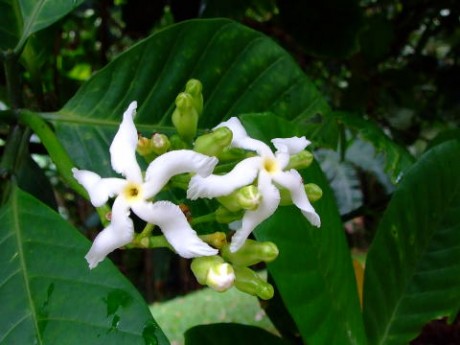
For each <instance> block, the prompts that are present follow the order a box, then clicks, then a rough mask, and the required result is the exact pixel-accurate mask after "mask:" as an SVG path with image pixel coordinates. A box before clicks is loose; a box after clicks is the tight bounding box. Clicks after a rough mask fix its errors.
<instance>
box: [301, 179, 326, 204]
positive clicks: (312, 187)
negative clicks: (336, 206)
mask: <svg viewBox="0 0 460 345" xmlns="http://www.w3.org/2000/svg"><path fill="white" fill-rule="evenodd" d="M305 192H306V193H307V196H308V200H310V202H315V201H318V200H319V199H321V197H322V196H323V191H322V190H321V188H320V187H319V186H318V185H317V184H314V183H308V184H306V185H305Z"/></svg>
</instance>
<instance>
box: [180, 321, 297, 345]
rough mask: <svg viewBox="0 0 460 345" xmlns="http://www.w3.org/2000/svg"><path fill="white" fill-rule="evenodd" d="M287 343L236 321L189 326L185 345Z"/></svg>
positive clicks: (267, 344)
mask: <svg viewBox="0 0 460 345" xmlns="http://www.w3.org/2000/svg"><path fill="white" fill-rule="evenodd" d="M215 344H219V345H235V344H238V345H253V344H261V345H262V344H263V345H283V344H284V345H287V344H288V343H286V342H284V341H283V340H282V339H281V338H279V337H277V336H275V335H273V334H271V333H269V332H267V331H266V330H264V329H262V328H259V327H255V326H247V325H240V324H237V323H216V324H211V325H201V326H196V327H193V328H190V329H189V330H188V331H187V332H186V333H185V345H215Z"/></svg>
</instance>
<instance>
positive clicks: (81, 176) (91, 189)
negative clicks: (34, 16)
mask: <svg viewBox="0 0 460 345" xmlns="http://www.w3.org/2000/svg"><path fill="white" fill-rule="evenodd" d="M72 173H73V176H74V177H75V179H76V180H77V181H78V183H80V184H81V185H82V186H83V187H85V189H86V191H87V192H88V194H89V197H90V200H91V203H92V204H93V205H94V206H95V207H99V206H102V205H104V204H105V203H106V202H107V200H108V199H109V198H111V197H114V196H115V195H118V194H119V193H120V192H121V190H122V189H123V186H124V185H125V184H126V180H123V179H120V178H101V177H100V176H99V175H98V174H96V173H94V172H92V171H88V170H78V169H76V168H73V169H72Z"/></svg>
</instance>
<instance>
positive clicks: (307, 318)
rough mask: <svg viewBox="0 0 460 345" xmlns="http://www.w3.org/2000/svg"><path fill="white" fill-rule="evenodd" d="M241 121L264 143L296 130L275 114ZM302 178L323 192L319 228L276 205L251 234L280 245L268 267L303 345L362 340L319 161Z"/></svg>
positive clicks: (341, 238) (345, 255)
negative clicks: (274, 211) (305, 344)
mask: <svg viewBox="0 0 460 345" xmlns="http://www.w3.org/2000/svg"><path fill="white" fill-rule="evenodd" d="M242 121H243V123H244V125H245V127H246V128H247V129H248V132H249V133H250V134H251V135H252V136H253V137H256V138H258V139H262V140H264V141H266V142H269V139H271V138H273V137H283V136H292V135H295V134H298V133H299V131H298V129H296V128H295V126H293V125H292V124H290V123H289V122H288V121H285V120H284V121H283V120H282V119H276V118H274V117H273V116H265V117H264V116H254V115H253V116H244V117H242ZM289 130H292V132H291V133H292V134H291V135H288V132H289ZM302 176H303V178H304V181H305V183H310V182H313V183H316V184H317V185H319V186H320V187H321V189H322V190H323V197H322V198H321V199H320V200H319V201H318V202H316V203H315V204H314V205H313V206H314V207H315V210H316V211H317V212H318V214H319V215H320V217H321V227H320V228H319V229H318V228H314V227H312V226H311V225H310V223H308V221H307V220H306V219H305V218H304V217H303V215H302V214H301V213H300V211H299V210H298V209H297V208H295V207H293V206H290V207H280V208H279V209H278V210H277V211H276V213H275V215H273V216H272V217H270V218H269V219H267V220H265V221H264V222H263V223H262V224H261V225H259V227H258V228H257V230H256V232H255V235H256V237H257V239H259V240H262V241H273V242H274V243H275V244H276V245H277V246H278V248H279V251H280V254H279V257H278V258H277V259H276V260H275V261H274V262H273V263H270V264H269V265H268V269H269V271H270V273H271V275H272V277H273V279H274V280H275V282H276V285H277V287H278V289H279V292H280V294H281V298H282V299H283V301H284V304H285V306H286V308H287V309H288V311H289V312H290V314H291V315H292V317H293V319H294V321H295V322H296V324H297V327H298V329H299V331H300V333H301V335H302V338H303V339H304V341H305V342H306V343H308V344H365V342H366V341H365V335H364V327H363V323H362V318H361V311H360V306H359V300H358V294H357V287H356V281H355V277H354V272H353V267H352V262H351V257H350V252H349V249H348V246H347V243H346V240H345V234H344V232H343V228H342V224H341V221H340V217H339V214H338V210H337V206H336V204H335V201H334V196H333V193H332V191H331V189H330V188H329V186H328V182H327V180H326V178H325V176H324V174H323V172H322V171H321V169H320V168H319V166H318V164H317V163H314V164H312V165H311V166H310V167H309V168H308V169H305V171H303V172H302ZM331 330H334V331H333V332H331Z"/></svg>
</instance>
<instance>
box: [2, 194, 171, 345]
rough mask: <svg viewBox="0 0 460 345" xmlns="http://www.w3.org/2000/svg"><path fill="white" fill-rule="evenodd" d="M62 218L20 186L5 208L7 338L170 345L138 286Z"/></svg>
mask: <svg viewBox="0 0 460 345" xmlns="http://www.w3.org/2000/svg"><path fill="white" fill-rule="evenodd" d="M88 248H89V242H88V241H87V240H85V239H84V238H83V236H81V235H80V234H78V232H77V230H75V229H73V228H72V227H71V226H70V225H69V224H68V223H67V222H66V221H65V220H64V219H62V217H61V216H60V215H59V214H57V213H55V212H54V211H52V210H51V209H49V208H48V207H47V206H45V205H44V204H42V203H40V202H39V201H38V200H36V199H34V198H33V197H31V196H30V195H29V194H26V193H25V192H23V191H21V190H20V189H18V188H14V190H13V192H12V194H11V196H10V199H9V201H8V203H7V204H5V205H4V206H3V207H2V209H1V210H0V305H1V309H0V343H2V344H79V345H80V344H92V345H93V344H94V345H96V344H168V343H169V342H168V341H167V340H166V338H165V337H164V335H163V333H162V332H161V330H160V329H159V327H158V326H157V324H156V323H155V321H154V320H153V319H152V316H151V314H150V311H149V309H148V308H147V306H146V304H145V302H144V300H143V299H142V297H141V296H140V295H139V293H138V292H137V291H136V290H135V288H134V287H133V286H132V285H131V284H130V283H129V282H128V281H127V280H126V279H125V278H124V277H123V276H122V275H121V273H120V272H119V271H118V270H117V269H116V268H115V267H114V266H113V265H112V264H111V263H110V262H109V260H105V261H104V262H103V263H102V264H101V265H100V266H98V267H97V268H96V269H94V270H93V271H90V270H89V269H88V266H87V263H86V261H85V259H84V255H85V254H86V252H87V251H88Z"/></svg>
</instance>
